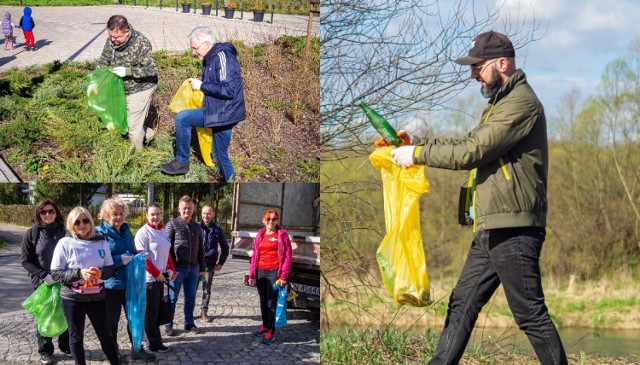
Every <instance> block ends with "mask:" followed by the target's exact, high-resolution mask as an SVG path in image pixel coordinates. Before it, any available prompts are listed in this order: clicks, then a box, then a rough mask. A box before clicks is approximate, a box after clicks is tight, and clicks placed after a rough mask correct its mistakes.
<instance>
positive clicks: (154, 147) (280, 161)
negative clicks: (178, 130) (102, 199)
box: [0, 37, 319, 182]
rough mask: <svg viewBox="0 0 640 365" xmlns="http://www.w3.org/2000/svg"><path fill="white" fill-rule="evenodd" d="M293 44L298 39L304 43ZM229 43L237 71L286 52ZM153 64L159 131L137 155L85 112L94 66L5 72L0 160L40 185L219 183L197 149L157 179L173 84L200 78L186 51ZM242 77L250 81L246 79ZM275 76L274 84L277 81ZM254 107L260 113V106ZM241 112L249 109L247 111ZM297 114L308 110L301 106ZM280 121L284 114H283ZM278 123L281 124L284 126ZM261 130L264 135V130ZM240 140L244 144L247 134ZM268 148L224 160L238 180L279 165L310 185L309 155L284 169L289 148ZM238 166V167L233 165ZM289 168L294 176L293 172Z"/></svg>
mask: <svg viewBox="0 0 640 365" xmlns="http://www.w3.org/2000/svg"><path fill="white" fill-rule="evenodd" d="M299 38H301V39H304V37H299ZM294 43H295V42H294ZM237 44H238V47H239V48H241V49H242V50H243V51H244V52H243V57H242V61H241V62H246V63H245V64H243V67H246V68H245V70H256V71H263V70H264V67H262V66H255V65H256V63H255V62H253V61H252V60H253V58H252V57H251V55H252V54H256V55H257V56H256V57H264V55H266V54H267V53H270V54H273V53H274V51H273V49H274V48H276V49H277V50H279V51H280V52H289V51H288V48H287V49H285V48H284V47H283V46H273V45H269V46H267V45H264V44H263V45H258V46H255V47H246V46H244V45H243V44H242V42H237ZM267 47H270V49H271V50H270V52H267V51H266V49H267ZM318 52H319V50H318ZM154 57H155V59H156V61H157V64H158V68H159V70H160V82H159V84H158V89H157V91H156V95H155V99H157V100H156V101H154V104H153V106H155V107H156V110H157V112H158V120H159V123H160V125H159V126H158V127H157V131H158V133H157V134H156V138H155V139H154V140H153V141H152V142H151V143H150V145H149V146H148V147H146V148H144V149H141V150H138V151H136V150H134V149H132V148H131V146H130V143H129V141H128V140H127V139H126V138H123V137H122V136H121V135H120V134H119V133H118V132H117V131H116V130H111V131H107V130H106V129H105V128H104V127H103V125H102V123H101V122H100V120H99V119H98V118H97V117H96V116H94V115H93V114H92V113H91V112H90V111H89V110H88V108H87V106H86V95H85V90H86V85H87V74H89V73H90V72H92V71H93V70H94V69H95V64H96V62H95V61H85V62H71V63H64V64H61V63H60V62H54V63H49V64H47V65H44V66H41V67H33V68H28V69H23V70H16V69H12V70H9V71H6V72H2V73H0V120H1V121H3V122H2V123H1V124H0V153H1V154H2V155H3V157H5V159H6V160H7V162H8V163H9V164H10V165H11V166H12V167H14V169H15V170H16V171H18V172H19V173H21V174H22V177H23V179H24V180H41V179H42V180H47V181H53V182H56V181H65V182H95V181H101V182H115V181H117V182H139V181H156V182H194V181H217V180H220V179H221V178H222V176H221V174H220V171H219V170H218V168H217V167H215V166H214V167H207V166H205V165H204V163H203V162H202V160H201V157H200V151H199V149H198V147H197V146H194V149H193V155H192V158H191V166H190V170H189V173H188V174H186V175H184V176H176V177H173V176H167V175H164V174H162V173H161V172H160V169H159V167H158V166H159V164H161V163H163V162H168V161H170V160H171V159H172V158H173V157H174V155H173V151H174V142H175V136H174V134H173V117H174V115H173V114H172V113H170V112H169V110H168V108H167V105H168V104H169V101H170V100H171V98H172V97H173V94H174V93H175V90H176V89H177V87H178V85H180V83H181V80H184V79H186V78H188V77H194V76H197V75H199V74H200V73H201V61H200V60H198V59H197V58H195V57H192V56H191V55H190V54H189V53H188V52H184V53H181V54H177V55H176V54H169V53H167V52H165V51H160V52H155V53H154ZM294 62H308V60H306V59H305V58H303V57H294ZM256 71H254V73H256ZM287 71H288V70H287ZM294 72H295V71H291V72H290V73H287V74H286V75H289V76H290V77H299V76H298V75H296V74H294ZM247 73H248V74H251V72H247ZM260 75H263V73H260ZM277 76H278V77H280V75H277ZM274 77H276V76H275V75H274ZM245 82H246V84H247V85H249V82H252V84H251V86H253V85H256V84H257V85H258V88H260V87H261V86H260V85H265V86H264V87H265V88H268V85H269V83H270V82H271V80H269V82H260V83H258V80H256V79H250V80H247V81H245ZM279 97H282V98H286V97H288V96H287V95H286V93H281V95H280V96H279ZM250 101H251V100H249V101H248V103H249V102H250ZM256 103H257V107H258V109H260V107H261V101H257V102H256ZM287 104H288V102H287V101H281V100H277V99H276V97H273V98H272V99H270V100H269V101H268V102H267V105H266V106H267V107H268V108H270V109H271V110H274V109H275V110H280V109H282V110H283V109H285V108H284V107H283V105H287ZM254 105H255V104H254ZM249 107H250V103H249V104H248V106H247V108H249ZM304 108H306V109H310V107H309V106H304ZM261 112H262V110H259V111H258V112H257V113H256V115H260V113H261ZM281 114H284V111H282V112H281ZM315 114H316V116H314V117H316V118H318V120H319V112H318V113H315ZM276 117H278V116H277V115H276ZM254 118H255V117H254ZM280 119H282V120H285V119H284V118H280ZM244 123H245V124H243V125H247V123H258V121H257V119H248V120H247V121H245V122H244ZM284 123H288V122H287V121H286V120H285V122H284ZM285 127H286V126H285ZM264 128H265V129H266V130H267V131H269V132H270V128H271V127H270V126H267V127H264ZM304 128H310V127H309V126H305V127H304ZM288 129H289V130H288V131H287V133H288V135H293V134H295V135H297V136H300V138H304V136H306V135H307V134H306V133H296V132H295V129H294V128H288ZM235 138H236V141H238V142H237V143H238V145H239V146H244V145H247V144H246V143H244V142H243V140H242V139H240V138H242V134H238V136H237V137H235ZM246 138H250V135H249V137H246ZM271 143H272V145H270V146H267V149H268V150H270V151H273V153H272V156H268V154H264V156H262V155H259V154H252V155H251V157H250V158H251V160H249V158H248V157H246V156H243V155H242V154H241V153H235V154H236V155H235V156H234V154H233V153H230V154H231V157H232V163H233V164H234V168H235V170H236V174H237V175H238V176H239V178H240V179H242V180H260V179H264V178H263V175H266V174H267V173H268V172H269V170H270V169H272V168H275V169H281V168H282V167H281V166H282V165H286V166H287V167H292V168H291V169H290V170H292V172H293V174H291V175H292V176H295V178H296V179H300V180H305V179H306V180H305V181H313V180H315V181H317V179H318V175H319V162H318V161H316V160H315V159H313V158H309V157H308V156H309V154H306V155H304V154H303V155H302V157H303V158H300V159H298V160H296V161H295V162H290V161H289V160H291V157H290V156H291V149H292V148H295V147H292V146H295V144H292V145H290V146H284V145H282V144H278V142H277V141H275V140H273V141H271ZM240 149H242V147H240ZM230 152H231V151H230ZM25 156H27V157H26V158H25ZM266 158H269V161H263V160H264V159H266ZM245 160H247V161H245ZM300 161H302V162H300ZM243 162H244V164H241V163H243ZM298 162H300V164H298ZM271 164H274V165H275V166H272V165H271ZM296 169H297V171H293V170H296ZM307 176H308V177H309V178H307Z"/></svg>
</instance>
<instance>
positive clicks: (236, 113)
mask: <svg viewBox="0 0 640 365" xmlns="http://www.w3.org/2000/svg"><path fill="white" fill-rule="evenodd" d="M188 38H189V44H190V45H191V52H192V53H193V55H194V56H196V57H198V58H199V59H201V60H202V61H203V62H202V81H200V80H198V79H195V78H192V79H189V81H190V82H191V87H192V88H193V89H194V90H201V91H202V92H203V93H204V105H203V106H204V107H203V108H201V109H187V110H183V111H181V112H180V113H178V114H177V115H176V119H175V125H176V157H175V159H174V160H173V161H171V162H169V163H166V164H162V165H161V169H162V172H164V173H165V174H169V175H184V174H186V173H187V172H188V171H189V147H190V146H191V128H192V127H204V128H211V129H213V148H212V150H213V157H214V158H215V160H216V163H217V165H218V169H220V173H221V174H222V176H224V180H225V182H229V181H233V180H235V173H234V171H233V164H232V163H231V159H230V158H229V153H228V151H227V150H228V149H229V144H230V143H231V130H232V128H233V127H234V126H235V125H236V124H238V123H239V122H241V121H243V120H244V119H245V118H246V112H245V106H244V86H243V84H242V75H241V72H240V63H239V62H238V59H237V58H236V57H237V55H238V52H237V51H236V48H235V47H234V46H233V45H232V44H231V43H216V42H215V35H214V33H213V30H212V29H211V28H209V27H197V28H195V29H193V30H192V31H191V33H189V36H188Z"/></svg>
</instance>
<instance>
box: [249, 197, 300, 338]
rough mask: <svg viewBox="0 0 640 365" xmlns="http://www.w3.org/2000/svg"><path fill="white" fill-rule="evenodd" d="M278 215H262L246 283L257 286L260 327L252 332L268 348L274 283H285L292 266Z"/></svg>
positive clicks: (272, 324) (272, 332) (272, 327)
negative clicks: (262, 224)
mask: <svg viewBox="0 0 640 365" xmlns="http://www.w3.org/2000/svg"><path fill="white" fill-rule="evenodd" d="M278 219H279V215H278V212H277V211H275V210H273V209H269V210H267V211H266V212H265V213H264V215H263V216H262V223H264V228H262V229H260V231H259V232H258V234H257V235H256V240H255V241H254V243H253V256H252V257H251V267H250V269H249V284H250V285H256V286H257V287H258V294H259V295H260V311H261V313H262V325H261V326H260V328H259V329H258V330H257V331H256V332H255V333H254V336H256V337H263V338H262V343H264V344H267V345H270V344H271V343H272V342H273V340H274V335H275V331H276V328H275V323H276V305H277V302H278V295H277V293H276V291H275V290H274V289H273V284H275V283H276V281H278V280H279V281H280V286H285V285H286V284H287V277H288V276H289V268H290V267H291V241H290V240H289V235H288V234H287V231H286V230H285V229H284V228H282V227H280V226H279V225H278Z"/></svg>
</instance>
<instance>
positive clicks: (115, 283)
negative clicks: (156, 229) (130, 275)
mask: <svg viewBox="0 0 640 365" xmlns="http://www.w3.org/2000/svg"><path fill="white" fill-rule="evenodd" d="M128 215H129V207H128V206H127V203H126V202H125V201H124V200H122V199H121V198H119V197H113V198H109V199H107V200H105V201H104V202H103V203H102V207H101V208H100V217H101V218H102V219H103V222H102V224H101V225H99V226H96V232H97V233H98V234H101V235H103V236H104V238H105V239H106V241H107V243H109V250H110V251H111V257H113V266H114V269H115V274H113V276H112V277H111V278H109V279H108V280H106V281H105V282H104V287H105V289H106V299H107V313H108V316H109V323H110V325H111V334H112V336H113V339H114V341H115V342H116V343H118V322H119V321H120V314H121V313H122V311H121V309H122V308H123V307H124V310H125V314H126V312H127V305H126V304H127V303H126V291H125V290H126V288H127V270H126V269H125V265H127V264H128V263H129V262H131V259H133V256H134V255H135V254H136V253H137V250H136V245H135V243H134V241H133V235H132V234H131V231H130V230H129V225H128V224H127V223H125V220H126V219H127V216H128ZM127 332H128V333H129V340H131V331H130V330H129V326H127ZM131 357H132V358H133V359H142V360H146V361H152V360H155V355H154V354H152V353H149V352H146V351H145V350H144V348H140V351H138V352H133V353H132V355H131Z"/></svg>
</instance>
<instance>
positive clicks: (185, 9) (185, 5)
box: [182, 1, 191, 13]
mask: <svg viewBox="0 0 640 365" xmlns="http://www.w3.org/2000/svg"><path fill="white" fill-rule="evenodd" d="M189 11H191V3H188V2H186V1H183V2H182V12H183V13H188V12H189Z"/></svg>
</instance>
